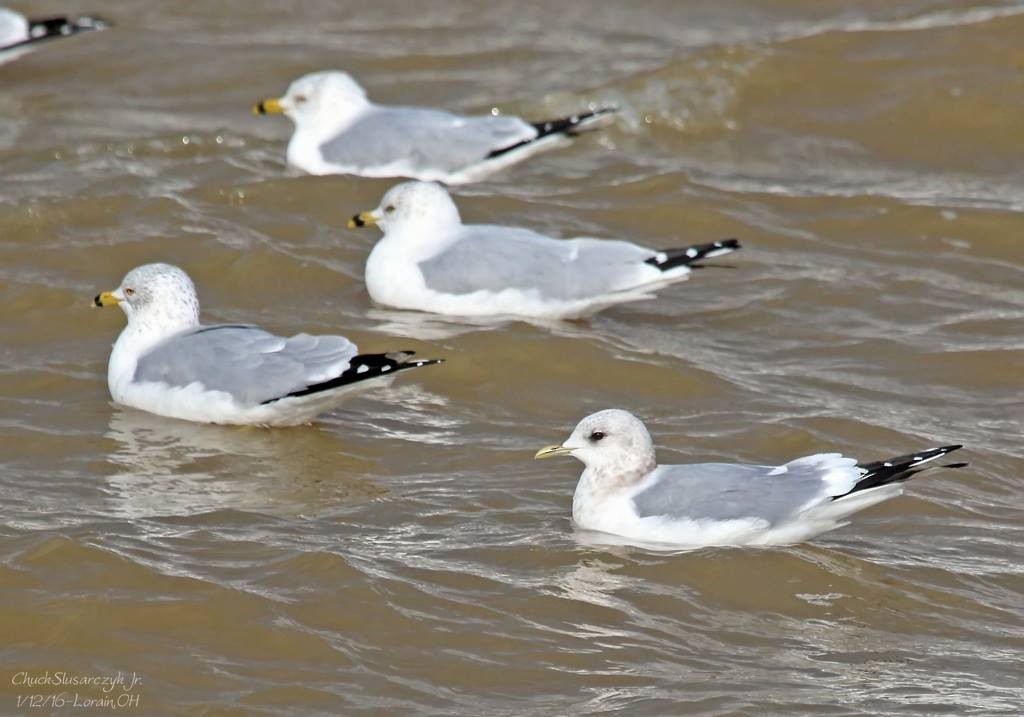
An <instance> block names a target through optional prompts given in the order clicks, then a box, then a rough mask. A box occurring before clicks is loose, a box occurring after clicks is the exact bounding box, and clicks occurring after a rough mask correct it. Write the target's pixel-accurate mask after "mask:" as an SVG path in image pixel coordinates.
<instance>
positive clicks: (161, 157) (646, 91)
mask: <svg viewBox="0 0 1024 717" xmlns="http://www.w3.org/2000/svg"><path fill="white" fill-rule="evenodd" d="M61 5H63V7H61V8H60V10H63V11H67V10H69V9H70V8H69V7H68V4H66V3H64V4H61ZM215 5H216V7H214V6H215ZM208 6H209V7H208ZM18 9H20V10H23V11H26V12H30V13H32V12H34V13H36V14H40V13H42V14H47V13H53V12H54V9H55V6H54V4H53V3H49V4H48V3H43V2H38V3H36V2H27V3H21V4H20V5H19V7H18ZM79 9H80V10H82V11H90V12H95V13H97V14H101V15H104V16H108V17H110V18H111V19H113V20H114V21H115V22H116V23H117V28H116V29H114V30H111V31H109V32H105V33H97V34H93V35H89V36H82V37H78V38H74V39H71V40H67V41H62V42H59V43H53V44H52V45H51V46H50V47H47V48H46V49H45V51H39V52H37V53H35V54H33V55H30V56H28V57H26V58H24V59H22V60H20V61H19V62H17V63H14V64H10V65H7V66H4V67H3V68H0V83H2V84H0V87H2V96H3V99H4V101H3V102H2V103H0V167H2V168H3V171H2V172H0V252H2V255H0V298H2V300H3V303H4V309H5V310H4V312H3V317H2V318H0V401H2V406H3V410H2V412H0V424H2V429H3V430H2V431H0V606H2V608H3V609H2V610H0V658H2V659H0V665H2V668H3V670H4V672H3V674H0V705H2V706H0V713H3V714H42V713H49V712H51V711H52V712H56V713H68V712H69V711H70V712H72V713H76V714H86V713H92V714H101V713H104V712H106V711H109V708H106V707H98V706H97V707H93V708H85V709H82V708H75V709H72V708H70V707H64V708H61V709H53V705H52V704H50V706H49V707H47V708H43V709H32V708H30V707H29V706H27V705H26V703H24V702H22V703H19V702H18V700H19V699H22V698H24V696H25V695H31V694H41V695H44V696H45V695H52V694H54V693H57V692H60V691H61V689H62V688H58V687H53V686H46V685H43V686H36V687H29V686H27V685H26V684H25V679H26V677H25V676H26V675H27V676H34V675H43V674H45V673H47V671H49V673H50V674H51V675H53V674H56V673H59V672H62V671H63V672H65V673H66V674H67V675H77V676H89V675H116V674H117V673H118V671H121V672H122V673H129V674H130V673H135V674H136V675H137V676H139V677H140V678H141V680H142V682H141V683H140V684H138V685H136V686H134V687H133V688H131V690H129V691H128V693H130V694H133V695H138V697H139V701H138V703H137V704H134V705H132V706H130V707H128V708H126V710H123V711H124V712H126V713H134V714H147V715H149V714H153V715H164V714H166V715H177V714H182V715H184V714H191V715H313V714H322V715H334V714H357V713H367V714H382V715H383V714H387V715H439V714H463V715H480V714H488V715H527V714H528V715H599V714H602V715H603V714H607V715H630V716H632V715H678V714H707V715H738V714H744V715H746V714H750V715H753V714H758V715H760V714H803V715H824V714H828V715H877V714H951V715H969V714H970V715H1018V714H1020V712H1021V705H1022V703H1024V689H1022V687H1021V684H1022V677H1024V668H1022V667H1021V652H1022V648H1024V638H1022V625H1024V596H1022V592H1024V576H1022V562H1024V550H1022V547H1024V528H1022V522H1021V509H1020V492H1021V480H1022V478H1021V476H1022V472H1024V451H1022V448H1021V425H1022V419H1024V403H1022V397H1021V388H1022V383H1024V345H1022V338H1021V337H1022V334H1024V320H1022V319H1024V270H1022V263H1024V245H1022V233H1024V214H1022V211H1024V133H1022V127H1024V72H1022V70H1024V45H1022V43H1021V38H1022V37H1024V4H1020V3H997V2H980V3H979V2H956V3H943V2H937V1H934V0H910V1H907V2H899V3H896V2H890V1H888V0H887V1H885V2H882V1H877V2H853V1H852V0H851V1H848V2H844V1H842V0H836V1H834V2H828V3H819V2H813V1H811V0H777V1H775V2H764V3H761V2H747V3H743V2H736V1H734V0H717V1H716V2H691V3H676V2H668V1H665V2H645V3H619V2H601V3H590V2H587V3H584V2H577V3H555V4H552V3H550V2H534V1H533V0H523V1H522V2H517V3H501V4H498V3H490V2H487V3H478V2H468V1H467V2H446V3H432V4H427V3H415V4H413V3H410V2H397V1H395V2H374V3H355V2H352V3H346V2H327V1H326V0H323V1H320V2H303V3H294V4H292V3H272V2H241V1H240V0H237V1H236V2H233V3H232V2H225V3H216V4H214V3H169V2H155V1H152V0H146V1H145V2H142V1H141V0H137V1H134V2H127V1H124V2H102V1H99V0H97V1H94V2H92V3H91V4H90V5H89V6H88V7H82V8H79ZM329 67H337V68H343V69H347V70H349V71H350V72H352V73H353V74H354V75H355V76H356V77H357V78H359V79H360V80H361V81H362V82H363V83H364V84H365V85H366V86H367V87H368V88H369V91H370V94H371V96H372V97H374V98H376V99H378V100H380V101H386V102H401V103H407V104H432V105H441V106H445V107H448V108H452V109H457V110H463V111H477V112H486V111H489V110H490V109H491V108H492V107H498V108H500V110H501V111H503V112H509V113H519V114H523V115H526V116H529V117H531V118H537V119H542V118H545V117H547V116H549V115H557V114H560V113H567V112H572V111H574V110H576V109H578V108H580V107H583V106H586V105H587V104H589V103H615V104H618V105H619V106H620V107H621V112H620V113H619V115H618V116H617V117H616V118H615V119H614V120H613V121H612V122H610V123H609V124H608V126H607V127H606V129H605V130H604V131H602V132H600V133H599V134H591V135H588V136H587V137H585V138H583V139H581V140H580V141H578V142H577V143H575V144H574V145H573V146H572V147H570V148H568V149H565V150H561V151H558V152H551V153H548V154H545V155H542V156H539V157H536V158H534V159H533V160H531V161H530V162H528V163H526V164H523V165H520V166H517V167H515V168H512V169H511V170H509V171H506V172H505V173H503V174H501V175H500V176H498V177H495V178H494V179H492V180H490V181H488V182H486V183H483V184H477V185H472V186H468V187H463V188H459V189H458V190H457V192H456V198H457V201H458V202H459V204H460V206H461V208H462V212H463V215H464V217H465V218H466V219H467V220H468V221H475V222H493V223H502V224H515V225H523V226H528V227H531V228H534V229H538V230H541V231H545V232H549V233H553V234H557V235H561V236H571V235H579V234H585V235H586V234H589V235H594V236H609V237H611V236H617V237H625V238H629V239H631V240H634V241H638V242H642V243H645V244H648V245H651V246H656V247H672V246H678V245H679V244H685V243H693V242H697V241H707V240H712V239H716V238H721V237H729V236H736V237H740V238H741V239H742V240H743V241H744V243H745V245H746V248H745V249H744V251H742V252H740V253H739V254H736V255H733V256H731V257H729V259H728V260H727V261H718V262H716V263H718V264H727V265H729V266H731V267H733V268H728V269H707V270H705V271H702V272H697V273H695V275H694V277H693V278H692V280H691V281H689V282H687V283H686V284H682V285H677V286H674V287H671V288H669V289H667V290H665V291H663V292H662V293H661V296H660V298H659V299H658V300H656V301H647V302H641V303H635V304H630V305H626V306H621V307H617V308H614V309H612V310H609V311H607V312H605V313H603V314H600V315H599V316H597V317H595V318H594V319H592V320H590V321H586V322H573V323H562V324H555V325H533V324H528V323H521V322H512V323H503V324H497V325H495V324H480V323H464V322H460V321H456V320H439V319H435V318H430V317H426V316H420V315H415V314H408V313H401V312H392V311H385V310H382V309H379V308H375V307H374V306H372V304H371V303H370V301H369V298H368V297H367V295H366V292H365V289H364V287H363V284H362V267H363V263H364V261H365V259H366V256H367V254H368V252H369V250H370V248H371V247H372V245H373V243H374V242H375V241H376V238H377V237H376V235H375V234H373V233H372V232H366V231H363V232H353V231H349V230H347V229H345V228H344V219H345V217H347V216H349V215H350V214H352V213H353V212H354V211H357V210H361V209H366V208H369V207H373V206H375V205H376V202H377V200H378V199H379V197H380V195H381V194H382V193H383V192H384V191H385V190H386V189H387V188H388V187H389V186H390V185H391V184H392V182H390V181H388V180H359V179H354V178H347V177H308V176H299V175H298V174H297V173H294V172H289V171H287V170H286V167H285V165H284V160H283V158H284V147H285V143H286V141H287V138H288V136H289V134H290V131H291V127H290V124H289V123H288V122H287V121H286V120H284V119H282V118H256V117H252V116H251V115H249V106H250V105H251V103H252V102H253V101H254V100H256V99H259V98H261V97H264V96H272V95H276V94H279V93H281V92H283V90H284V88H285V87H286V86H287V83H288V82H289V81H290V80H292V79H294V78H295V77H297V76H299V75H301V74H303V73H305V72H307V71H312V70H317V69H323V68H329ZM154 260H164V261H171V262H173V263H176V264H179V265H181V266H182V267H184V268H185V269H186V270H187V271H188V272H189V273H190V274H191V275H192V276H193V278H194V279H195V280H196V283H197V285H198V287H199V291H200V296H201V299H202V301H203V303H204V314H205V317H206V319H207V320H208V321H232V322H234V321H253V322H258V323H260V324H262V325H264V326H265V327H267V328H269V329H271V330H275V331H280V332H288V331H297V330H302V329H304V330H308V331H314V332H336V331H340V332H343V333H345V334H347V335H349V336H351V337H352V338H353V339H354V340H356V341H357V342H358V343H359V345H360V347H361V348H362V349H364V350H366V351H374V350H386V349H390V348H406V347H408V348H414V349H416V350H418V351H420V352H421V353H422V354H424V355H430V356H435V355H436V356H444V357H446V358H447V359H448V362H447V363H446V364H445V365H444V366H442V367H438V368H436V369H430V370H426V369H425V370H423V371H420V372H416V373H415V374H411V375H406V376H405V377H404V378H405V379H406V380H402V381H396V382H395V384H394V386H393V387H391V388H389V389H387V390H385V391H381V392H378V393H376V394H373V395H369V396H366V397H362V398H358V399H355V400H353V401H351V402H350V403H349V404H348V405H347V406H346V407H344V408H343V409H342V410H339V411H336V412H334V413H332V414H330V415H329V416H327V417H326V418H325V419H324V420H322V421H320V422H319V423H317V424H316V425H314V426H311V427H303V428H295V429H282V430H274V431H269V430H259V429H238V428H223V427H215V426H199V425H191V424H186V423H181V422H178V421H173V420H166V419H162V418H158V417H155V416H149V415H145V414H141V413H138V412H136V411H132V410H126V409H123V408H119V407H117V406H114V405H113V404H111V403H110V401H109V397H108V395H107V388H106V380H105V374H106V360H107V355H108V352H109V348H110V344H111V342H112V341H113V340H114V338H115V337H116V335H117V333H118V331H120V329H121V326H122V325H123V317H122V316H121V315H120V313H119V312H113V311H109V312H99V311H91V310H90V309H89V299H90V297H92V296H93V295H94V294H95V293H96V292H97V291H99V290H103V289H109V288H113V287H114V286H116V285H117V283H118V282H119V281H120V278H121V276H122V275H123V274H124V272H125V271H126V270H127V269H129V268H131V267H133V266H135V265H137V264H140V263H143V262H147V261H154ZM609 406H620V407H625V408H629V409H631V410H633V411H634V412H636V413H637V414H639V415H640V416H642V417H643V418H644V419H645V420H646V421H647V422H648V424H649V425H650V427H651V430H652V433H653V434H654V437H655V440H656V442H657V444H658V446H659V452H660V458H661V460H662V461H663V462H681V461H699V460H708V459H713V460H743V461H757V462H771V461H778V462H782V461H785V460H788V459H791V458H794V457H797V456H800V455H804V454H807V453H810V452H815V451H823V450H842V451H847V452H849V453H851V454H853V455H856V456H858V457H860V458H862V459H877V458H884V457H887V456H888V455H895V454H898V453H905V452H907V451H910V450H914V449H917V448H921V447H925V446H929V445H934V444H940V443H948V442H962V443H964V444H966V445H967V448H966V449H965V450H963V451H962V452H961V454H963V456H964V459H966V460H969V461H970V463H971V466H970V468H968V469H966V470H963V471H958V472H952V471H947V472H934V473H930V474H926V475H925V476H922V477H920V478H919V479H917V480H915V481H914V482H912V483H911V484H910V485H909V486H908V491H907V495H906V496H904V497H902V498H898V499H896V500H893V501H891V502H889V503H886V504H884V505H881V506H878V507H876V508H873V509H871V510H869V511H867V512H866V513H864V514H862V515H860V516H857V517H856V518H855V519H854V522H853V523H852V524H851V525H849V526H847V527H844V528H842V529H839V530H837V531H835V532H833V533H830V534H827V535H825V536H822V537H820V538H818V539H816V540H815V541H813V542H812V543H810V544H807V545H803V546H799V547H793V548H782V549H772V550H760V551H753V550H703V551H698V552H692V553H685V554H676V555H666V554H661V553H653V552H648V551H644V550H640V549H637V548H607V547H601V546H596V545H593V544H592V543H590V542H588V540H587V539H586V536H585V535H582V534H579V533H577V532H575V531H574V529H573V527H572V525H571V522H570V519H569V504H570V497H571V494H572V491H573V488H574V486H575V482H576V479H577V476H578V474H579V470H580V468H579V466H578V464H576V463H573V462H571V461H568V462H564V463H558V462H545V463H537V462H534V461H532V460H531V456H532V454H533V452H534V451H535V450H536V449H537V448H538V447H540V446H541V445H545V444H548V443H552V442H555V441H559V440H562V439H563V438H564V437H565V436H566V435H567V434H568V432H569V430H570V429H571V428H572V426H573V425H574V424H575V422H576V421H577V420H578V419H579V418H580V417H581V416H583V415H584V414H586V413H589V412H591V411H593V410H597V409H600V408H605V407H609ZM19 675H22V676H21V677H19ZM63 689H64V690H66V691H68V693H69V696H70V695H71V694H73V693H79V694H80V697H81V698H86V697H88V698H98V697H101V696H102V695H103V694H104V693H103V692H102V691H100V689H99V688H96V687H85V688H81V687H77V688H76V687H67V688H63ZM119 689H121V690H122V691H125V690H127V689H128V688H127V687H120V688H119ZM19 705H20V706H19Z"/></svg>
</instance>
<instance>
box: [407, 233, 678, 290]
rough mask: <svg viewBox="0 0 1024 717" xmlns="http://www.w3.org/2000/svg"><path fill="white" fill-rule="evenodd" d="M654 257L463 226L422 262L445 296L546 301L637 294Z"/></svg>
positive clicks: (616, 244)
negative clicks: (488, 294) (527, 293)
mask: <svg viewBox="0 0 1024 717" xmlns="http://www.w3.org/2000/svg"><path fill="white" fill-rule="evenodd" d="M655 253H656V252H654V251H651V250H649V249H644V248H643V247H639V246H636V245H635V244H630V243H628V242H623V241H613V240H608V239H566V240H555V239H551V238H550V237H546V236H543V235H541V234H537V233H536V232H532V231H530V230H528V229H517V228H512V227H500V226H489V225H471V226H463V227H461V228H460V229H459V239H458V241H456V242H454V243H453V244H452V245H451V246H449V247H448V248H447V249H445V250H443V251H442V252H441V253H439V254H437V255H436V256H433V257H431V258H430V259H428V260H426V261H423V262H420V264H419V268H420V271H421V272H422V273H423V279H424V282H425V284H426V286H427V288H429V289H432V290H434V291H438V292H441V293H445V294H469V293H472V292H474V291H480V290H484V291H493V292H499V291H503V290H506V289H519V290H531V289H533V290H536V291H538V292H539V293H540V296H541V298H544V299H558V300H573V299H586V298H591V297H595V296H602V295H605V294H608V293H613V292H615V291H621V290H626V289H635V288H636V286H637V284H639V283H641V282H639V281H637V273H638V272H645V273H650V274H652V275H654V276H657V274H658V272H657V271H656V270H653V269H652V268H651V267H650V266H647V265H645V264H644V261H645V260H646V259H649V258H651V257H652V256H654V255H655Z"/></svg>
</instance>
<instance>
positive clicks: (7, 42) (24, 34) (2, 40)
mask: <svg viewBox="0 0 1024 717" xmlns="http://www.w3.org/2000/svg"><path fill="white" fill-rule="evenodd" d="M108 27H110V23H109V22H107V21H106V20H100V19H99V18H96V17H48V18H35V19H29V18H27V17H25V16H24V15H22V14H21V13H18V12H15V11H14V10H11V9H9V8H5V7H0V65H2V64H4V63H6V62H10V61H12V60H16V59H17V58H19V57H21V56H22V55H24V54H26V53H28V52H30V51H32V50H34V49H36V48H37V47H39V46H40V45H41V44H42V43H44V42H46V41H47V40H54V39H58V38H61V37H71V36H72V35H77V34H78V33H80V32H86V31H89V30H105V29H106V28H108Z"/></svg>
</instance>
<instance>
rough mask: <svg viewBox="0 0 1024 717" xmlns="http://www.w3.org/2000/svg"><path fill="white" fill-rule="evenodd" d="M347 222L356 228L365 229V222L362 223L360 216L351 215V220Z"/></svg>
mask: <svg viewBox="0 0 1024 717" xmlns="http://www.w3.org/2000/svg"><path fill="white" fill-rule="evenodd" d="M349 221H351V222H352V225H353V226H357V227H365V226H366V222H364V221H363V218H362V217H361V216H359V215H358V214H353V215H352V219H350V220H349Z"/></svg>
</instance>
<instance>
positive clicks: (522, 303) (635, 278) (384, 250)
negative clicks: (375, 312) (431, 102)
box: [349, 182, 740, 319]
mask: <svg viewBox="0 0 1024 717" xmlns="http://www.w3.org/2000/svg"><path fill="white" fill-rule="evenodd" d="M373 224H375V225H377V226H379V227H380V228H381V230H382V231H383V232H384V238H383V239H381V240H380V241H379V242H378V243H377V245H376V246H375V247H374V248H373V251H372V252H371V253H370V257H369V259H368V260H367V262H366V288H367V291H369V293H370V297H371V298H372V299H373V300H374V301H376V302H377V303H378V304H383V305H385V306H393V307H397V308H399V309H418V310H420V311H430V312H433V313H436V314H450V315H456V316H521V317H535V318H556V319H557V318H563V319H564V318H578V317H582V316H587V315H589V314H593V313H595V312H597V311H600V310H601V309H605V308H607V307H609V306H612V305H614V304H621V303H623V302H627V301H638V300H640V299H650V298H653V296H654V292H655V291H657V290H658V289H661V288H663V287H665V286H667V285H669V284H672V283H675V282H677V281H682V280H683V279H686V278H687V276H688V275H689V274H690V267H691V266H693V265H694V264H696V263H697V262H699V261H701V260H703V259H709V258H711V257H715V256H720V255H722V254H728V253H730V252H733V251H736V250H737V249H739V248H740V243H739V242H738V241H737V240H735V239H725V240H723V241H717V242H711V243H709V244H697V245H694V246H690V247H684V248H681V249H663V250H659V249H648V248H646V247H643V246H639V245H637V244H632V243H630V242H626V241H615V240H610V239H553V238H551V237H548V236H544V235H543V234H538V233H537V232H534V231H531V230H529V229H519V228H515V227H501V226H491V225H484V224H463V223H462V219H461V218H460V217H459V210H458V209H457V208H456V206H455V203H454V202H453V201H452V198H451V197H450V196H449V195H448V192H447V191H445V189H444V187H442V186H441V185H439V184H435V183H428V182H406V183H404V184H399V185H397V186H395V187H392V188H391V189H390V190H389V191H388V192H387V193H386V194H385V195H384V198H383V199H382V200H381V203H380V206H379V207H378V208H377V209H374V210H373V211H369V212H362V213H360V214H357V215H355V216H354V217H352V219H350V220H349V227H350V228H354V227H362V226H367V225H373Z"/></svg>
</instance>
